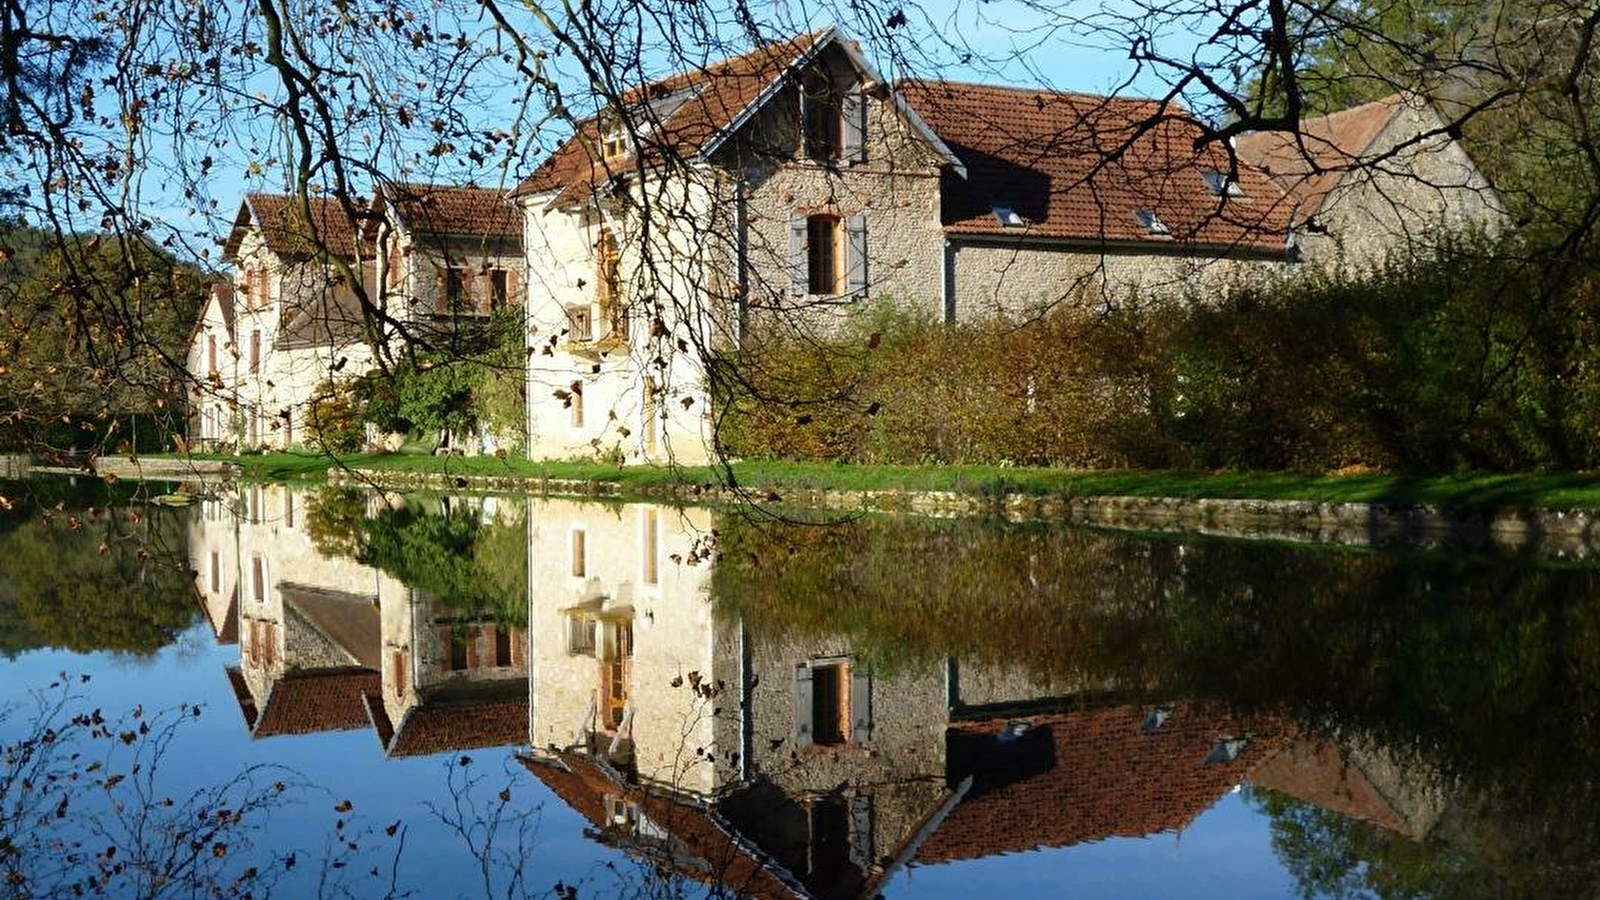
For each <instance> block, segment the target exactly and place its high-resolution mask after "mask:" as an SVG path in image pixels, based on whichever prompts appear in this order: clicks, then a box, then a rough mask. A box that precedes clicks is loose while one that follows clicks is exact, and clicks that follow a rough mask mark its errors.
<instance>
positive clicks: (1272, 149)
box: [1236, 93, 1511, 271]
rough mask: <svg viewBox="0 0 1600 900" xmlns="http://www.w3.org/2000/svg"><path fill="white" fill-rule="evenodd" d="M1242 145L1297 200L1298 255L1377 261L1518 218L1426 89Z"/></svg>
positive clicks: (1339, 263)
mask: <svg viewBox="0 0 1600 900" xmlns="http://www.w3.org/2000/svg"><path fill="white" fill-rule="evenodd" d="M1236 149H1237V152H1238V155H1239V158H1240V159H1241V160H1243V161H1244V162H1245V163H1247V164H1249V165H1251V166H1253V167H1256V168H1259V169H1260V170H1261V171H1263V172H1265V173H1267V174H1268V175H1269V176H1270V177H1271V178H1272V179H1273V180H1274V181H1276V182H1277V183H1278V184H1279V186H1280V187H1282V188H1283V189H1284V190H1285V191H1286V192H1287V193H1288V194H1289V196H1290V197H1291V198H1292V200H1293V202H1294V209H1295V212H1294V221H1293V233H1294V235H1295V250H1296V253H1297V255H1298V257H1299V258H1300V259H1302V260H1304V261H1306V262H1309V263H1312V264H1315V265H1319V266H1323V267H1327V268H1330V269H1340V268H1343V269H1347V270H1351V271H1360V270H1364V269H1370V268H1371V267H1373V266H1375V265H1377V264H1379V263H1382V262H1383V261H1384V260H1385V259H1387V258H1389V257H1391V256H1395V255H1397V254H1398V255H1399V256H1400V257H1402V258H1409V257H1411V256H1414V255H1418V254H1426V253H1428V252H1430V251H1431V250H1432V249H1433V248H1435V247H1436V246H1437V245H1438V243H1439V241H1440V240H1441V239H1443V238H1446V237H1448V236H1450V235H1452V234H1457V233H1460V232H1462V231H1472V230H1484V231H1486V232H1488V233H1490V234H1494V233H1497V232H1500V231H1504V230H1505V229H1507V228H1509V227H1510V225H1511V222H1510V218H1509V216H1508V215H1507V213H1506V207H1505V204H1504V203H1503V202H1502V200H1501V198H1500V195H1499V193H1498V192H1497V191H1496V190H1495V189H1494V186H1493V185H1491V184H1490V183H1489V180H1488V179H1487V178H1486V177H1485V176H1484V174H1483V173H1482V172H1481V171H1479V170H1478V167H1477V166H1476V165H1474V164H1473V161H1472V158H1471V157H1470V156H1469V155H1468V154H1467V151H1466V149H1465V148H1464V147H1463V146H1462V144H1461V142H1460V141H1459V140H1457V139H1456V138H1454V137H1453V136H1452V133H1451V126H1450V123H1449V122H1447V121H1446V120H1445V118H1444V117H1443V116H1442V115H1441V114H1440V113H1439V111H1438V110H1437V109H1436V108H1435V107H1434V106H1433V104H1432V103H1430V102H1429V101H1428V99H1427V98H1425V97H1423V96H1421V95H1418V94H1413V93H1397V94H1392V95H1390V96H1388V97H1384V98H1382V99H1380V100H1374V101H1372V102H1370V103H1364V104H1362V105H1360V106H1356V107H1352V108H1350V109H1346V110H1342V111H1340V112H1336V113H1332V114H1330V115H1326V116H1320V117H1318V118H1313V119H1306V120H1304V121H1302V122H1301V123H1300V129H1299V130H1298V131H1297V132H1257V133H1254V134H1247V135H1244V136H1243V137H1241V138H1239V140H1238V142H1237V145H1236Z"/></svg>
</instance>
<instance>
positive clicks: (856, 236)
mask: <svg viewBox="0 0 1600 900" xmlns="http://www.w3.org/2000/svg"><path fill="white" fill-rule="evenodd" d="M845 234H846V238H845V243H846V244H847V246H848V249H847V250H846V254H847V256H848V257H849V258H848V259H847V260H846V261H845V265H846V266H847V267H848V274H847V276H846V279H847V280H846V283H845V291H846V292H848V293H850V294H852V295H855V296H857V297H865V296H866V295H867V217H866V216H865V215H863V214H860V213H858V214H856V215H853V216H851V217H850V218H849V219H848V220H846V222H845Z"/></svg>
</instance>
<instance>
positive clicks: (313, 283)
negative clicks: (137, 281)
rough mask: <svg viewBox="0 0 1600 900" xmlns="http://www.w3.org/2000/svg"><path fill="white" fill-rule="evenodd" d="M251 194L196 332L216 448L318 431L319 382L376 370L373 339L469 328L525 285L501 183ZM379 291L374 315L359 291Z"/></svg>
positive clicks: (197, 368) (197, 378) (206, 418)
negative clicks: (310, 427) (228, 276)
mask: <svg viewBox="0 0 1600 900" xmlns="http://www.w3.org/2000/svg"><path fill="white" fill-rule="evenodd" d="M309 210H310V213H309V215H308V214H307V213H306V211H305V210H304V209H302V208H301V207H300V205H299V203H298V201H297V200H295V199H294V198H291V197H287V196H283V195H278V194H264V193H252V194H248V195H246V197H245V198H244V200H243V202H242V203H241V204H240V207H239V212H238V215H237V216H236V217H235V220H234V226H233V230H232V231H231V233H230V234H229V236H228V240H227V243H226V245H225V248H224V258H225V259H226V260H227V261H228V262H230V263H232V265H233V267H234V277H233V281H232V283H231V284H227V285H218V286H217V287H216V288H214V289H213V291H212V294H211V296H210V297H209V298H208V300H207V302H206V304H205V306H204V308H203V309H202V312H201V316H200V320H199V322H198V323H197V326H196V329H195V332H194V334H193V336H192V338H191V341H190V347H189V356H188V366H189V374H190V376H191V384H192V385H193V390H194V393H195V395H196V396H195V402H194V408H195V409H197V410H198V411H199V412H198V415H196V416H195V417H194V421H193V424H192V427H191V435H190V437H191V441H195V442H197V446H200V447H204V448H208V449H210V448H216V447H235V448H240V449H245V448H256V447H271V448H279V449H281V448H285V447H289V446H292V445H295V444H298V443H304V442H306V441H308V440H309V439H310V437H311V435H310V434H309V432H308V431H307V423H308V421H309V418H308V417H309V415H310V412H311V402H312V399H313V397H314V395H315V393H316V391H317V388H318V386H319V385H321V384H323V383H324V382H327V381H330V380H336V379H339V378H349V377H355V376H359V375H363V374H365V373H366V372H368V371H369V370H371V369H372V368H373V367H374V365H375V360H376V357H375V356H374V354H373V350H372V348H373V346H385V345H388V346H393V347H398V346H400V345H401V344H402V342H405V341H413V342H418V343H422V344H424V345H426V344H432V343H436V342H438V341H440V340H441V339H443V338H448V337H450V336H453V335H458V334H462V333H465V334H467V335H469V336H472V337H474V338H477V337H481V334H482V332H483V328H482V323H483V322H485V321H487V319H488V317H489V315H490V313H492V312H493V311H495V310H497V309H501V308H507V307H510V306H512V305H514V304H516V303H518V302H519V300H520V294H521V285H522V277H521V272H520V269H521V259H522V250H521V245H520V241H521V228H520V222H519V221H518V220H517V218H516V216H515V213H514V211H512V210H511V208H510V207H509V206H507V205H506V204H505V203H504V201H503V197H502V195H501V193H500V192H498V191H492V190H484V189H479V188H467V187H451V186H438V185H421V184H399V183H392V184H385V185H384V186H383V187H382V189H381V190H379V191H378V192H377V193H376V195H375V198H374V200H373V201H372V202H371V203H366V202H360V203H358V204H357V207H356V209H355V210H354V211H353V214H352V213H351V212H350V211H347V210H345V209H344V208H343V207H342V206H341V204H339V203H338V202H337V201H336V200H334V199H333V198H330V197H313V198H311V199H310V202H309ZM357 281H359V282H360V284H361V285H362V286H363V287H364V288H365V293H366V296H367V299H368V302H369V303H370V304H371V314H370V315H369V314H367V311H364V310H363V308H362V303H361V300H360V298H359V297H358V294H357V291H356V289H355V282H357Z"/></svg>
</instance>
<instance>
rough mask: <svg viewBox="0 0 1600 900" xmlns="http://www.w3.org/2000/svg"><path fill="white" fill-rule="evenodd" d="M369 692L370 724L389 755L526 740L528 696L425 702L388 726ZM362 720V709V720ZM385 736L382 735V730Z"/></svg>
mask: <svg viewBox="0 0 1600 900" xmlns="http://www.w3.org/2000/svg"><path fill="white" fill-rule="evenodd" d="M373 694H374V696H373V697H372V698H370V699H369V700H368V701H367V703H366V709H367V710H369V711H371V713H372V720H371V721H372V725H373V727H374V728H375V729H376V730H377V732H378V737H379V739H380V740H384V752H385V753H386V754H387V755H389V756H428V755H431V754H434V753H447V752H452V751H459V750H482V749H485V748H488V747H507V746H511V745H514V744H522V743H526V742H527V740H528V700H527V698H526V697H525V696H524V697H523V698H522V699H518V700H498V701H491V702H487V703H435V704H429V703H424V704H421V705H419V706H414V707H412V708H411V709H409V710H407V711H406V714H405V716H404V717H403V718H402V719H401V720H400V723H399V725H398V726H395V727H394V728H393V729H392V730H391V729H390V727H389V722H388V718H387V716H383V714H382V711H383V703H382V701H380V700H378V699H377V697H376V691H374V692H373ZM366 721H367V719H366V716H365V714H363V724H365V723H366ZM386 733H388V735H389V736H388V738H387V739H385V734H386Z"/></svg>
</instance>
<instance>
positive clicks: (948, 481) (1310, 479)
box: [196, 452, 1600, 508]
mask: <svg viewBox="0 0 1600 900" xmlns="http://www.w3.org/2000/svg"><path fill="white" fill-rule="evenodd" d="M196 456H197V457H198V458H206V459H221V460H227V461H230V462H235V463H238V464H239V465H241V466H242V467H243V468H244V475H245V477H246V478H250V479H260V480H268V481H293V482H317V481H322V480H324V479H325V478H326V477H327V471H328V469H329V468H330V467H333V466H338V465H343V466H348V467H350V468H353V469H372V470H379V471H399V472H419V471H420V472H440V473H446V474H452V475H506V476H520V477H533V478H541V477H543V478H560V479H581V480H591V481H606V482H615V483H618V484H620V485H622V487H623V489H624V491H627V490H629V489H632V490H635V491H638V492H640V493H649V492H651V491H654V490H662V489H666V488H670V487H672V486H674V485H679V484H685V483H688V484H710V483H716V482H718V481H719V480H720V476H721V474H722V473H721V472H720V471H719V470H714V469H712V468H711V467H708V466H695V467H688V468H681V469H668V468H657V467H650V466H630V467H626V468H618V467H616V466H611V465H606V464H603V463H598V462H540V463H535V462H528V461H526V460H523V459H504V460H502V459H497V458H495V457H492V456H488V457H472V458H465V459H463V458H458V457H437V456H429V455H424V454H350V455H345V456H340V457H338V458H337V459H334V458H332V457H329V456H326V455H323V454H318V453H310V452H293V453H269V454H263V455H259V456H228V455H209V454H196ZM733 472H734V477H735V479H736V480H737V481H738V483H739V484H740V485H742V486H745V487H748V488H753V489H755V488H759V489H762V490H772V491H776V492H779V493H780V494H781V493H782V492H783V491H784V490H796V489H815V490H847V491H853V490H913V491H956V492H960V493H968V494H986V495H998V494H1000V493H1018V494H1069V495H1076V496H1094V495H1119V496H1142V497H1213V498H1251V499H1262V500H1320V501H1341V502H1380V503H1441V504H1453V505H1458V506H1479V507H1495V506H1529V507H1535V506H1543V507H1557V508H1559V507H1587V508H1600V474H1564V475H1467V476H1459V477H1458V476H1449V475H1436V476H1415V475H1385V474H1362V475H1321V476H1317V475H1297V474H1293V473H1286V472H1174V471H1077V470H1066V469H1039V468H1023V467H1009V466H1008V467H1002V466H863V465H846V464H834V463H791V462H769V461H747V462H740V463H736V464H734V466H733Z"/></svg>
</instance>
